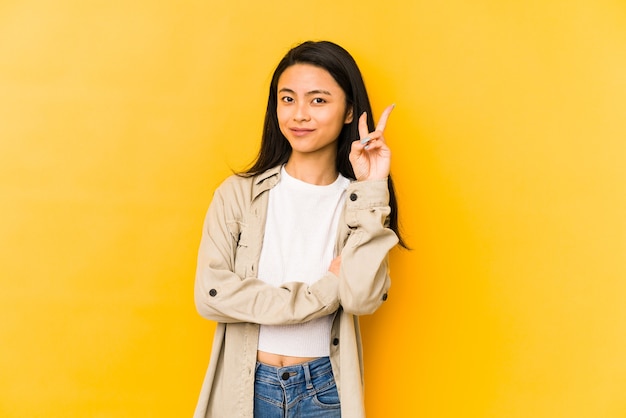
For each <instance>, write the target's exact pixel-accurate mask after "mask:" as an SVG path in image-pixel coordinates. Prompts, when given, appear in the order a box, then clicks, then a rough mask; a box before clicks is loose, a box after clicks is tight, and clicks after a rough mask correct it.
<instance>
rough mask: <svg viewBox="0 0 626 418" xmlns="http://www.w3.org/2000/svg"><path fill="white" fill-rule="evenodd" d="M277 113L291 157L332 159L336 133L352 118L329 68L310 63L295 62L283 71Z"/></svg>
mask: <svg viewBox="0 0 626 418" xmlns="http://www.w3.org/2000/svg"><path fill="white" fill-rule="evenodd" d="M276 114H277V117H278V125H279V127H280V130H281V132H282V133H283V135H284V136H285V138H287V141H289V144H290V145H291V148H292V155H291V156H292V158H293V157H295V158H301V157H303V156H307V155H315V156H317V157H319V156H326V157H328V158H329V159H332V161H333V162H334V160H335V158H336V155H337V146H336V141H337V137H338V136H339V133H340V132H341V129H342V128H343V126H344V124H346V123H350V122H352V118H353V115H352V109H346V96H345V93H344V92H343V90H342V89H341V87H340V86H339V84H337V82H336V81H335V79H334V78H333V77H332V76H331V75H330V73H329V72H328V71H326V70H324V69H323V68H320V67H316V66H313V65H310V64H295V65H292V66H290V67H288V68H287V69H286V70H285V71H284V72H283V73H282V75H281V76H280V78H279V80H278V101H277V105H276Z"/></svg>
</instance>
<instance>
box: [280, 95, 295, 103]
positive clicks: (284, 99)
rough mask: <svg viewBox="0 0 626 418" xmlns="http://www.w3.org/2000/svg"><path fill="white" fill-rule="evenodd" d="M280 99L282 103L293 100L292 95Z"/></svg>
mask: <svg viewBox="0 0 626 418" xmlns="http://www.w3.org/2000/svg"><path fill="white" fill-rule="evenodd" d="M280 100H281V101H282V102H284V103H292V102H293V97H289V96H284V97H281V98H280Z"/></svg>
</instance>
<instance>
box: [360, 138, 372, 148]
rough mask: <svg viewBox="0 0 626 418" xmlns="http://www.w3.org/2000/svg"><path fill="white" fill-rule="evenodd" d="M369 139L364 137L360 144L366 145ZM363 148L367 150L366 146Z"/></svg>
mask: <svg viewBox="0 0 626 418" xmlns="http://www.w3.org/2000/svg"><path fill="white" fill-rule="evenodd" d="M370 139H371V138H370V137H369V136H366V137H365V138H363V139H361V144H367V143H368V142H370ZM365 148H367V146H366V147H365Z"/></svg>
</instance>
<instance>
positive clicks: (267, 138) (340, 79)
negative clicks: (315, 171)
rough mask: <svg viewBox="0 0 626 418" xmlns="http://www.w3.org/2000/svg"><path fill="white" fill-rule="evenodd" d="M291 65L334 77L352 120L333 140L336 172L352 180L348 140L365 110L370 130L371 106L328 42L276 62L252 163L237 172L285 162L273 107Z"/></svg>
mask: <svg viewBox="0 0 626 418" xmlns="http://www.w3.org/2000/svg"><path fill="white" fill-rule="evenodd" d="M294 64H309V65H313V66H316V67H319V68H323V69H324V70H326V71H328V73H329V74H330V75H331V76H332V77H333V78H334V79H335V81H336V82H337V84H339V86H340V87H341V89H342V90H343V92H344V94H345V96H346V109H348V110H349V109H352V114H353V117H352V122H351V123H347V124H344V125H343V128H342V129H341V132H340V133H339V138H338V139H337V160H336V165H337V171H338V172H340V173H341V174H342V175H343V176H344V177H346V178H348V179H351V180H355V176H354V171H353V169H352V164H351V163H350V160H349V158H348V156H349V155H350V149H351V147H352V142H353V141H355V140H357V139H358V138H359V125H358V124H359V116H360V115H361V114H362V113H363V112H367V126H368V128H369V130H370V132H371V131H373V130H374V127H375V124H374V118H373V116H372V107H371V105H370V100H369V97H368V95H367V90H366V88H365V82H364V81H363V77H362V75H361V71H360V70H359V67H358V66H357V64H356V62H355V61H354V58H352V56H351V55H350V53H349V52H348V51H346V50H345V49H344V48H342V47H341V46H339V45H337V44H335V43H332V42H329V41H319V42H315V41H307V42H304V43H301V44H300V45H298V46H296V47H294V48H292V49H291V50H289V52H287V54H286V55H285V56H284V57H283V59H282V60H281V61H280V62H279V63H278V66H277V67H276V70H274V75H273V76H272V81H271V82H270V88H269V96H268V99H267V110H266V112H265V122H264V124H263V137H262V138H261V148H260V150H259V153H258V155H257V157H256V160H255V161H254V163H253V164H252V165H251V166H250V168H248V169H247V170H245V171H244V172H242V173H240V175H243V176H253V175H256V174H260V173H262V172H264V171H266V170H268V169H270V168H272V167H276V166H278V165H282V164H285V163H286V162H287V160H288V159H289V156H290V155H291V145H290V144H289V142H288V141H287V138H285V136H284V135H283V133H282V132H281V131H280V127H279V125H278V116H277V115H276V106H277V104H278V80H279V79H280V76H281V75H282V74H283V72H284V71H285V70H286V69H287V68H289V67H291V66H292V65H294ZM387 181H388V185H389V198H390V199H389V206H390V207H391V214H390V215H389V227H390V228H391V229H392V230H393V231H394V232H395V233H396V235H397V236H398V239H399V245H400V246H402V247H404V248H408V247H407V245H406V243H405V241H404V240H403V239H402V237H401V235H400V231H399V226H398V204H397V201H396V195H395V191H394V187H393V181H392V179H391V175H389V177H388V180H387Z"/></svg>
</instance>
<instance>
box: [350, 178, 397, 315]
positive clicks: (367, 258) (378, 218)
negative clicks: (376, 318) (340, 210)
mask: <svg viewBox="0 0 626 418" xmlns="http://www.w3.org/2000/svg"><path fill="white" fill-rule="evenodd" d="M347 196H348V199H347V202H346V211H345V222H346V223H347V226H348V227H349V228H350V230H351V233H350V235H349V237H348V239H347V241H346V243H345V245H344V247H343V249H342V251H341V268H340V273H339V279H340V280H339V299H340V303H341V306H342V307H343V309H344V311H346V312H347V313H351V314H353V315H367V314H371V313H373V312H374V311H376V309H378V307H379V306H380V305H381V304H382V303H383V302H384V301H385V300H386V299H387V291H388V290H389V287H390V285H391V280H390V278H389V265H388V254H389V251H390V250H391V249H392V248H393V247H394V246H395V245H396V244H397V243H398V237H397V236H396V234H395V232H393V230H391V229H390V228H389V227H388V224H389V219H388V217H389V214H390V212H391V209H390V207H389V188H388V186H387V179H384V180H376V181H362V182H353V183H351V184H350V186H349V187H348V193H347Z"/></svg>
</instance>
